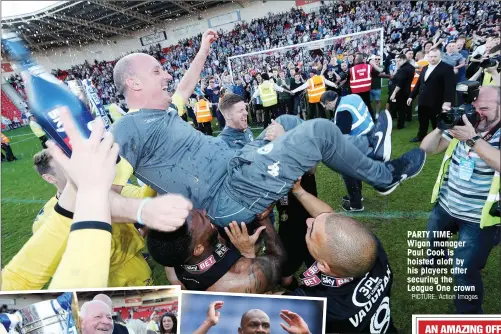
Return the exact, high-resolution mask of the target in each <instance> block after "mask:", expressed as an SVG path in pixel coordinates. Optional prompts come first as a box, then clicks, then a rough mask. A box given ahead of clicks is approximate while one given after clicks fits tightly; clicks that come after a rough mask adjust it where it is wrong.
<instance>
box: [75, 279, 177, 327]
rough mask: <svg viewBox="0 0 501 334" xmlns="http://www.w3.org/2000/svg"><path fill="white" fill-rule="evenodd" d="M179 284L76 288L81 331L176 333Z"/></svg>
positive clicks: (78, 324)
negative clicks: (93, 289)
mask: <svg viewBox="0 0 501 334" xmlns="http://www.w3.org/2000/svg"><path fill="white" fill-rule="evenodd" d="M180 291H181V290H180V289H179V287H178V286H164V287H153V288H148V289H138V288H131V289H123V288H122V289H113V290H111V289H107V290H96V291H89V290H86V291H77V292H76V296H77V297H76V298H77V304H78V307H77V312H76V313H77V318H78V321H77V327H78V329H79V331H80V333H82V334H96V333H99V334H111V333H114V334H127V333H129V334H156V333H161V334H175V333H181V332H180V331H179V318H178V308H179V304H178V303H179V296H180Z"/></svg>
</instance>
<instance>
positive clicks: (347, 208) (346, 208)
mask: <svg viewBox="0 0 501 334" xmlns="http://www.w3.org/2000/svg"><path fill="white" fill-rule="evenodd" d="M342 207H343V210H344V211H347V212H362V211H364V206H363V205H360V207H352V206H351V205H350V203H349V202H344V203H343V205H342Z"/></svg>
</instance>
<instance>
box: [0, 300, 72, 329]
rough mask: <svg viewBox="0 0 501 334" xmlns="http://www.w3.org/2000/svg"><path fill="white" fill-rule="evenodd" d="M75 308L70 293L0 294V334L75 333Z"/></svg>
mask: <svg viewBox="0 0 501 334" xmlns="http://www.w3.org/2000/svg"><path fill="white" fill-rule="evenodd" d="M76 309H77V304H76V300H75V295H74V294H73V292H48V293H41V292H40V293H22V294H21V293H1V294H0V323H1V325H0V333H9V334H28V333H29V334H77V333H78V330H77V326H76V321H75V319H76V317H75V315H76V313H75V310H76ZM4 329H5V331H4Z"/></svg>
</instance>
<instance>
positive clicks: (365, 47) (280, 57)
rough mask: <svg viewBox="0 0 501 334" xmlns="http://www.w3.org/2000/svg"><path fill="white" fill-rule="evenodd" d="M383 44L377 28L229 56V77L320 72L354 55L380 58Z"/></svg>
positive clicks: (241, 77)
mask: <svg viewBox="0 0 501 334" xmlns="http://www.w3.org/2000/svg"><path fill="white" fill-rule="evenodd" d="M383 41H384V39H383V29H382V28H379V29H373V30H367V31H362V32H358V33H354V34H349V35H342V36H335V37H330V38H325V39H321V40H315V41H310V42H305V43H300V44H293V45H287V46H283V47H279V48H273V49H268V50H266V49H265V50H263V51H257V52H251V53H246V54H242V55H236V56H232V57H228V69H229V75H230V77H231V80H232V81H233V82H235V80H236V79H244V77H245V75H246V74H249V75H251V76H253V75H255V74H257V73H270V74H271V73H273V71H274V70H278V71H280V70H286V69H294V68H299V69H300V70H301V72H302V73H303V74H304V73H307V72H308V71H310V70H311V69H312V68H315V69H318V70H321V69H322V67H323V65H324V64H327V66H328V67H329V68H331V67H332V66H338V65H340V63H341V62H342V61H343V60H348V61H350V60H351V61H353V59H352V57H354V56H355V54H356V53H363V54H366V55H376V54H377V55H380V56H382V54H383ZM266 46H267V45H264V46H263V47H264V48H266ZM329 65H330V66H329ZM336 70H337V69H336Z"/></svg>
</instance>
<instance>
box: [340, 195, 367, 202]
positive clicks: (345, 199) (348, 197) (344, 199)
mask: <svg viewBox="0 0 501 334" xmlns="http://www.w3.org/2000/svg"><path fill="white" fill-rule="evenodd" d="M363 200H364V198H363V197H362V198H361V201H363ZM343 202H350V196H348V195H344V196H343Z"/></svg>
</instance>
